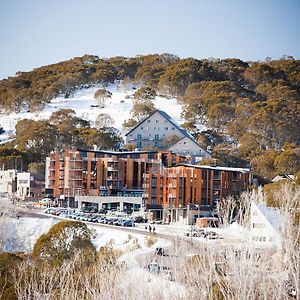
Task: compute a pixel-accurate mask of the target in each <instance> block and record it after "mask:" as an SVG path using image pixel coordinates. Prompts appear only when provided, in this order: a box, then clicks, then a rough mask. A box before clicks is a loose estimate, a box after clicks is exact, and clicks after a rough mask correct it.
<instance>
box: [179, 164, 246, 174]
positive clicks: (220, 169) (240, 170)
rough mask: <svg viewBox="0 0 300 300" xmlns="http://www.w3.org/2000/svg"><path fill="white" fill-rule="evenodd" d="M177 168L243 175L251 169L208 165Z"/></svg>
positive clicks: (189, 165)
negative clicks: (239, 173)
mask: <svg viewBox="0 0 300 300" xmlns="http://www.w3.org/2000/svg"><path fill="white" fill-rule="evenodd" d="M176 166H186V167H191V168H196V169H210V170H217V171H231V172H241V173H248V172H250V169H248V168H232V167H212V166H206V165H191V164H177V165H176Z"/></svg>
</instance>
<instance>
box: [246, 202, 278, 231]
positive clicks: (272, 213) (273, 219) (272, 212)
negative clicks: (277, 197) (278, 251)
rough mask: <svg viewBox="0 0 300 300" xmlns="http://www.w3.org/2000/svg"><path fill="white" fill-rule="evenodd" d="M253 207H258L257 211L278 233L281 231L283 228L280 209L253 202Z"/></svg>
mask: <svg viewBox="0 0 300 300" xmlns="http://www.w3.org/2000/svg"><path fill="white" fill-rule="evenodd" d="M251 205H252V207H256V209H257V210H259V211H260V212H261V214H262V215H263V216H264V217H265V219H266V220H267V221H268V222H269V223H270V224H271V225H272V227H273V228H274V229H275V230H276V231H278V232H279V231H280V227H281V222H282V219H281V216H280V213H279V210H278V209H275V208H273V207H268V206H265V205H264V204H261V203H260V204H256V203H254V202H253V201H252V202H251Z"/></svg>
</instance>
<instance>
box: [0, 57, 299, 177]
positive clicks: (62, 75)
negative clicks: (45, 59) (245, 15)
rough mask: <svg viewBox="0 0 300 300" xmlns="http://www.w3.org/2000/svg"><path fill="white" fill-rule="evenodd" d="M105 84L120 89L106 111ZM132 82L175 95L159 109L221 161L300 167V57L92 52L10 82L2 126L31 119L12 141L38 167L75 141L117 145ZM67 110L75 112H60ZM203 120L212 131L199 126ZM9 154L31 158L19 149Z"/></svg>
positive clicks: (2, 86)
mask: <svg viewBox="0 0 300 300" xmlns="http://www.w3.org/2000/svg"><path fill="white" fill-rule="evenodd" d="M117 85H119V87H120V88H122V90H120V89H119V90H117V89H116V87H117ZM100 86H101V87H106V89H107V90H108V91H110V92H111V93H112V95H111V97H110V98H109V99H107V100H106V101H105V107H104V108H100V107H102V106H100V107H95V105H96V104H95V102H96V100H94V99H93V93H94V92H95V91H96V89H97V88H99V87H100ZM132 86H138V87H140V86H148V87H150V88H151V89H153V90H155V92H156V93H157V94H159V95H165V96H159V97H154V98H155V100H154V101H153V103H154V105H155V106H156V107H157V108H161V109H164V110H166V111H167V112H168V113H169V114H170V115H171V116H172V117H174V118H175V119H176V120H177V121H179V122H180V123H181V124H182V123H184V126H185V127H186V128H187V129H188V130H190V131H191V132H192V133H193V134H194V136H195V138H196V139H197V141H198V142H199V143H200V144H202V145H203V146H205V147H209V149H211V150H212V153H213V156H214V158H217V159H218V163H219V164H223V165H230V166H251V167H253V168H254V170H255V173H256V174H257V175H259V176H261V177H263V178H266V179H268V178H272V176H274V175H275V174H276V173H296V172H298V171H299V169H300V149H299V142H300V61H299V60H294V59H293V58H292V57H283V58H282V59H279V60H270V59H268V60H266V61H262V62H244V61H242V60H239V59H223V60H220V59H209V60H208V59H203V60H198V59H194V58H186V59H180V58H179V57H177V56H174V55H171V54H162V55H156V54H155V55H146V56H137V57H134V58H125V57H112V58H109V59H100V58H99V57H97V56H92V55H85V56H83V57H77V58H74V59H71V60H68V61H64V62H60V63H57V64H53V65H49V66H44V67H41V68H37V69H35V70H33V71H31V72H19V73H18V74H16V76H15V77H10V78H8V79H5V80H2V81H1V82H0V105H1V110H2V116H1V118H0V122H1V126H2V127H4V129H7V130H13V127H14V125H15V123H16V121H17V120H18V119H23V118H28V119H31V121H30V120H27V121H26V120H25V121H24V120H23V121H22V120H21V121H19V122H18V123H17V124H16V125H17V126H16V140H15V142H14V144H12V146H16V147H17V149H18V150H19V151H21V152H22V151H23V152H24V151H26V152H27V155H28V154H29V155H30V158H28V160H29V161H32V160H33V161H39V160H42V159H43V157H44V156H45V155H46V154H47V152H48V151H49V150H51V149H60V148H62V147H64V146H70V145H76V146H80V147H92V145H93V144H96V145H98V146H100V147H101V148H104V149H105V148H116V147H118V145H119V144H120V141H121V138H122V135H120V132H119V131H117V130H115V129H114V128H117V129H118V130H122V124H123V121H124V120H125V119H126V120H128V119H129V118H130V116H129V113H130V111H131V109H132V101H133V100H132V95H133V94H134V92H135V90H132ZM169 98H171V99H169ZM176 99H177V101H176ZM176 102H177V103H178V104H176ZM151 105H152V104H151ZM141 107H144V108H145V106H140V109H141ZM60 108H64V109H70V108H71V109H73V110H74V111H70V110H67V111H66V110H64V111H61V112H58V109H60ZM146 108H147V107H146ZM148 109H149V107H148ZM181 110H182V114H181V116H180V112H181ZM55 111H56V113H54V114H53V115H52V116H51V115H50V114H51V112H55ZM99 113H101V114H109V115H110V117H111V118H112V119H113V120H108V121H109V122H108V123H107V124H109V126H102V127H101V126H100V127H99V126H96V124H95V121H96V117H97V115H98V114H99ZM137 115H138V114H137ZM32 120H36V121H32ZM113 121H115V122H113ZM134 122H136V120H135V121H134ZM96 123H97V122H96ZM200 123H204V125H205V126H206V130H205V131H202V132H201V130H200V131H199V130H198V129H199V128H198V126H199V124H200ZM132 124H133V123H132ZM127 125H128V124H127ZM202 129H203V128H202ZM43 132H47V133H48V134H47V135H46V136H45V135H43ZM29 133H35V134H34V137H33V134H29ZM70 134H71V136H72V137H71V138H70ZM52 137H53V138H52ZM6 148H7V146H6ZM4 150H5V151H4ZM9 151H10V152H9ZM14 151H17V150H14ZM2 152H3V153H6V154H5V155H6V156H7V153H10V156H11V155H12V156H14V155H19V157H21V156H22V153H18V154H16V153H15V152H14V154H12V150H9V149H2ZM5 155H2V154H1V153H0V157H4V156H5ZM0 162H1V161H0Z"/></svg>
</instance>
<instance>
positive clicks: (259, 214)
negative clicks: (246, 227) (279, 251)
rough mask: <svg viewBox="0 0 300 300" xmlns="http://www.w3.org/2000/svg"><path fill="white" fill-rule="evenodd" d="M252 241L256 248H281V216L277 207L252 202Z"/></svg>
mask: <svg viewBox="0 0 300 300" xmlns="http://www.w3.org/2000/svg"><path fill="white" fill-rule="evenodd" d="M250 225H251V226H250V242H251V244H252V245H253V246H254V247H255V248H280V247H281V235H280V225H281V218H280V214H279V211H278V210H277V209H275V208H270V207H266V206H265V205H263V204H255V203H254V202H253V201H252V202H251V224H250Z"/></svg>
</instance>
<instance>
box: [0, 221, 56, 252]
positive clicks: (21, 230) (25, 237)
mask: <svg viewBox="0 0 300 300" xmlns="http://www.w3.org/2000/svg"><path fill="white" fill-rule="evenodd" d="M57 222H58V220H56V219H54V218H49V219H48V218H47V219H39V218H19V219H16V218H5V219H2V220H1V224H0V225H1V234H4V231H6V232H5V234H6V238H5V242H4V245H3V249H2V250H3V251H7V252H18V251H22V252H30V251H32V249H33V246H34V244H35V242H36V241H37V239H38V238H39V237H40V236H41V235H42V234H44V233H47V232H48V231H49V229H50V228H51V227H52V226H53V225H54V224H55V223H57Z"/></svg>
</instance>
